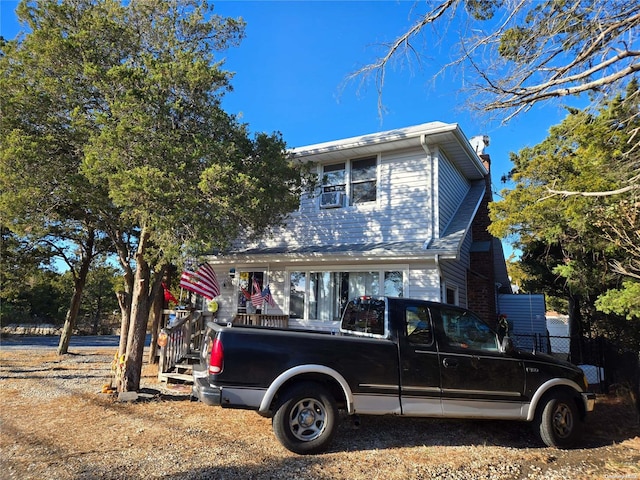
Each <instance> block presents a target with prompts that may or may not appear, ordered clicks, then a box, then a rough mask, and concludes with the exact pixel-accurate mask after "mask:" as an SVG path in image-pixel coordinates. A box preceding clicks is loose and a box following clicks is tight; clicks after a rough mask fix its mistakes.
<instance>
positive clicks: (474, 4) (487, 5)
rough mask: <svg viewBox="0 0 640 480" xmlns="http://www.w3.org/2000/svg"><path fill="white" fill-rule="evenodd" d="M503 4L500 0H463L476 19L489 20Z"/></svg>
mask: <svg viewBox="0 0 640 480" xmlns="http://www.w3.org/2000/svg"><path fill="white" fill-rule="evenodd" d="M503 4H504V2H503V1H502V0H465V7H466V9H467V11H468V12H469V14H470V15H471V16H472V17H473V18H475V19H476V20H491V19H492V18H493V16H494V14H495V11H496V10H497V9H498V8H500V7H502V5H503Z"/></svg>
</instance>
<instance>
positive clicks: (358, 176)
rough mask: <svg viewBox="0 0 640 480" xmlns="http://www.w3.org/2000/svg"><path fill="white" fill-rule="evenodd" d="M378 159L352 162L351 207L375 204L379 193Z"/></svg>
mask: <svg viewBox="0 0 640 480" xmlns="http://www.w3.org/2000/svg"><path fill="white" fill-rule="evenodd" d="M376 166H377V159H375V158H365V159H364V160H353V161H352V162H351V205H355V204H356V203H364V202H375V201H376V193H377V170H376Z"/></svg>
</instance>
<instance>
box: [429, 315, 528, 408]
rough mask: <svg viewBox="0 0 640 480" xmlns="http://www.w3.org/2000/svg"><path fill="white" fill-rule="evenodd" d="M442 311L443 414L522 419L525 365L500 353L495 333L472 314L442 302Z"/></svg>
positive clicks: (439, 347) (439, 346)
mask: <svg viewBox="0 0 640 480" xmlns="http://www.w3.org/2000/svg"><path fill="white" fill-rule="evenodd" d="M436 310H437V311H438V312H439V313H436ZM438 314H439V316H440V319H439V320H440V321H438V322H437V323H438V324H439V325H440V326H441V329H438V332H437V335H436V336H437V342H438V350H439V353H438V360H439V363H440V372H441V382H442V383H441V386H442V409H443V413H444V415H445V416H451V417H468V418H475V417H477V418H487V417H491V418H510V419H517V418H520V417H521V407H522V402H523V394H524V382H525V373H524V366H523V363H522V362H521V361H520V360H518V359H516V358H513V357H511V356H509V355H508V354H505V353H502V352H500V349H499V347H498V337H497V335H496V333H495V332H493V331H492V330H491V329H490V328H489V327H488V326H487V324H486V323H485V322H483V321H482V320H481V319H479V318H478V317H476V316H475V315H473V314H472V313H471V312H469V311H467V310H463V309H458V308H455V307H449V306H444V305H443V306H442V307H441V308H438V309H434V315H438Z"/></svg>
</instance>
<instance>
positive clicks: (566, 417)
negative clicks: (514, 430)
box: [537, 392, 582, 448]
mask: <svg viewBox="0 0 640 480" xmlns="http://www.w3.org/2000/svg"><path fill="white" fill-rule="evenodd" d="M537 427H538V431H539V435H540V438H541V439H542V441H543V442H544V444H545V445H547V446H548V447H558V448H568V447H571V446H572V445H573V444H575V442H576V440H577V439H578V437H579V436H580V431H581V429H582V428H581V427H582V420H581V419H580V414H579V412H578V407H577V406H576V402H575V400H574V399H573V397H572V396H571V395H569V394H567V393H565V392H557V393H554V394H552V395H550V396H549V397H547V398H546V399H543V401H542V403H541V405H540V407H539V409H538V416H537Z"/></svg>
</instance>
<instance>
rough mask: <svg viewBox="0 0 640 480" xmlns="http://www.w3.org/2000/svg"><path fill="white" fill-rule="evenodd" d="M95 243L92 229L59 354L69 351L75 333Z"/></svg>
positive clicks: (66, 317) (62, 334)
mask: <svg viewBox="0 0 640 480" xmlns="http://www.w3.org/2000/svg"><path fill="white" fill-rule="evenodd" d="M94 245H95V233H94V231H93V230H90V231H89V232H88V233H87V244H86V245H85V253H84V255H83V256H82V258H81V260H80V271H79V272H78V274H77V275H76V276H74V282H73V295H72V296H71V302H70V304H69V310H67V315H66V316H65V319H64V327H63V328H62V333H61V334H60V342H59V343H58V355H64V354H66V353H68V351H69V342H70V341H71V336H72V335H73V329H74V328H75V326H76V320H77V318H78V312H79V311H80V304H81V303H82V291H83V290H84V286H85V285H86V283H87V276H88V275H89V268H90V267H91V262H92V261H93V255H94V251H93V250H94Z"/></svg>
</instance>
